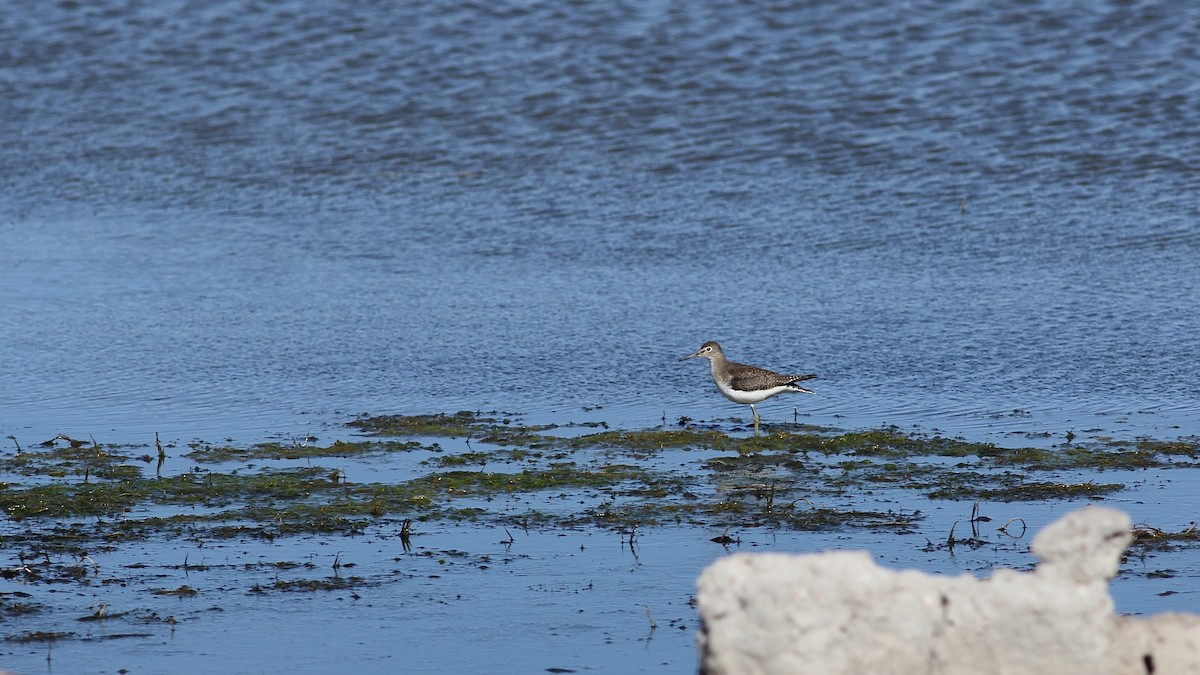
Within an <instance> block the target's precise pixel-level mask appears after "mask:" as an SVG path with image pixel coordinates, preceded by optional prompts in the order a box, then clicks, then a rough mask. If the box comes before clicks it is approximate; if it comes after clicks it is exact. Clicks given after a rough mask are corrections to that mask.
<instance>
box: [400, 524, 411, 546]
mask: <svg viewBox="0 0 1200 675" xmlns="http://www.w3.org/2000/svg"><path fill="white" fill-rule="evenodd" d="M411 537H412V520H411V519H409V518H405V519H404V522H403V523H401V525H400V544H401V545H403V546H404V552H405V553H412V539H411Z"/></svg>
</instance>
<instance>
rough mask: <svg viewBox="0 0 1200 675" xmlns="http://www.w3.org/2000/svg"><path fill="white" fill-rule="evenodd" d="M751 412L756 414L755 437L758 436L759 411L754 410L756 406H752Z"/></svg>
mask: <svg viewBox="0 0 1200 675" xmlns="http://www.w3.org/2000/svg"><path fill="white" fill-rule="evenodd" d="M750 412H751V413H754V435H755V436H757V435H758V411H757V410H755V409H754V404H753V403H751V404H750Z"/></svg>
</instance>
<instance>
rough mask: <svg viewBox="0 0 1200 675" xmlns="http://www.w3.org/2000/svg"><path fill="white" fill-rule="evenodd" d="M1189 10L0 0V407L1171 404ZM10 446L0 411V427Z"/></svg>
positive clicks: (13, 428) (1054, 407) (1182, 350)
mask: <svg viewBox="0 0 1200 675" xmlns="http://www.w3.org/2000/svg"><path fill="white" fill-rule="evenodd" d="M1197 128H1200V8H1197V7H1195V6H1192V5H1190V4H1188V3H1169V2H1151V1H1144V2H1143V1H1137V0H1124V1H1114V2H1106V3H1094V2H1048V1H1047V2H1037V1H1029V2H1019V3H992V2H980V1H978V0H960V1H957V2H948V3H919V2H914V3H905V4H904V5H897V4H894V3H885V2H851V3H845V2H842V3H807V2H777V3H769V4H743V3H686V2H665V1H664V2H636V3H634V2H620V3H594V4H580V3H556V2H550V3H540V2H528V1H526V2H522V1H519V0H512V1H508V2H496V3H472V2H462V1H461V0H451V1H450V2H441V3H393V2H360V3H353V4H339V5H320V6H318V5H315V4H313V3H303V2H297V1H295V0H279V1H274V2H271V1H266V0H260V1H257V2H205V3H195V2H184V1H176V2H154V3H142V2H122V1H119V0H100V1H98V2H87V3H76V2H58V3H53V4H46V3H41V2H33V1H32V0H14V1H12V2H8V3H6V4H5V6H4V8H3V11H2V12H0V307H2V310H0V352H2V356H0V436H2V437H8V436H12V437H14V438H15V439H16V442H18V443H21V444H22V445H25V446H28V445H30V444H32V443H36V442H39V441H42V440H45V439H46V438H49V437H51V436H53V435H55V434H58V433H66V434H69V435H71V436H75V437H87V436H88V435H92V436H94V437H95V438H97V440H99V441H101V442H139V443H146V442H150V441H151V440H152V439H153V434H154V433H156V432H158V433H160V434H161V435H162V437H163V439H164V441H167V442H171V441H182V442H186V441H188V440H190V439H193V438H197V437H199V438H203V439H206V440H221V439H224V438H226V437H230V438H233V439H235V440H236V441H239V442H245V443H249V442H254V441H257V440H260V439H263V438H269V437H285V438H286V437H289V436H296V437H299V436H302V435H305V434H308V433H315V434H316V435H318V436H320V437H321V438H322V439H323V440H331V439H332V438H334V437H339V436H342V435H345V433H346V432H345V430H344V429H341V428H340V427H339V426H338V425H339V424H340V423H341V422H343V421H345V420H347V419H350V418H351V417H353V416H354V415H357V414H359V413H363V412H370V413H376V414H380V413H423V412H435V411H449V410H457V409H464V408H465V409H485V410H487V409H500V410H504V411H510V412H517V413H522V414H524V415H525V416H526V417H527V419H530V420H536V421H553V422H567V421H584V420H603V421H606V422H608V423H610V424H613V425H618V426H624V427H646V426H651V425H655V424H658V423H660V421H661V419H662V418H664V417H665V418H666V419H668V421H674V420H677V419H678V418H679V417H680V416H688V417H691V418H696V419H713V418H720V419H726V418H729V417H740V418H742V419H746V418H748V411H747V410H746V409H745V408H744V407H740V406H736V405H734V404H732V403H729V402H728V401H725V400H724V399H723V398H721V397H720V396H719V394H718V393H717V392H716V390H715V387H713V385H712V383H711V381H710V379H709V377H708V374H707V370H706V368H704V367H702V365H701V364H697V363H695V362H687V363H679V362H678V360H677V359H678V357H680V356H682V355H684V354H687V353H691V352H693V351H695V349H696V348H697V347H698V346H699V345H700V344H701V343H702V342H704V341H706V340H712V339H715V340H718V341H720V342H722V344H723V345H724V346H725V349H726V352H727V353H728V354H729V355H730V356H731V358H734V359H735V360H739V361H745V362H749V363H754V364H757V365H763V366H767V367H771V368H774V369H776V370H782V371H797V372H816V373H818V374H819V375H820V379H818V380H816V381H814V382H813V388H814V389H816V390H817V392H818V394H817V395H816V396H811V397H810V396H805V397H798V396H797V397H792V398H776V399H772V400H771V401H768V402H765V403H763V404H762V405H760V406H759V409H760V412H761V413H762V414H763V418H764V421H766V422H767V423H770V422H773V421H774V422H778V421H791V420H792V419H793V418H794V417H795V416H797V415H798V416H799V418H800V419H801V420H802V421H807V422H811V423H815V424H824V425H830V426H836V427H842V428H858V427H870V426H878V425H881V424H899V425H901V426H904V427H915V428H918V429H921V430H926V431H929V430H937V431H941V432H944V433H950V434H962V435H965V436H968V437H971V438H984V439H993V440H999V441H1002V442H1010V443H1013V444H1020V443H1026V442H1029V441H1028V438H1027V437H1028V435H1029V434H1040V433H1045V434H1050V435H1051V438H1052V439H1059V438H1061V435H1062V434H1065V433H1066V432H1067V431H1074V432H1075V433H1077V434H1079V435H1080V436H1081V437H1083V438H1085V439H1086V438H1089V437H1092V436H1116V437H1126V438H1131V437H1137V436H1143V435H1145V436H1153V437H1158V438H1173V437H1176V436H1186V435H1194V434H1200V372H1198V368H1200V341H1198V340H1197V339H1196V336H1197V334H1198V332H1200V315H1198V314H1197V311H1196V307H1197V304H1196V302H1197V297H1200V296H1198V285H1200V271H1198V266H1197V263H1196V261H1197V260H1198V259H1200V200H1198V199H1197V194H1198V188H1200V164H1198V161H1200V160H1198V159H1197V158H1200V135H1198V134H1196V132H1195V130H1196V129H1197ZM10 443H13V441H12V440H9V439H4V444H5V447H11V446H10V445H9V444H10Z"/></svg>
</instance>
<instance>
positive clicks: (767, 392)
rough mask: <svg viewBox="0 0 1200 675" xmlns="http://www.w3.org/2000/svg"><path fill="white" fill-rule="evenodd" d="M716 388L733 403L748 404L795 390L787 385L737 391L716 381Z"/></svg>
mask: <svg viewBox="0 0 1200 675" xmlns="http://www.w3.org/2000/svg"><path fill="white" fill-rule="evenodd" d="M717 388H718V389H720V390H721V393H722V394H724V395H725V398H727V399H729V400H730V401H733V402H734V403H741V404H743V405H744V404H749V403H758V402H759V401H765V400H767V399H769V398H771V397H772V396H774V395H775V394H782V393H783V392H785V391H795V390H794V389H792V388H790V387H787V386H779V387H771V388H770V389H756V390H754V391H739V390H737V389H734V388H733V387H730V386H729V385H727V384H722V383H721V382H718V383H717Z"/></svg>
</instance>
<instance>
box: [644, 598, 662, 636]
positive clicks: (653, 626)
mask: <svg viewBox="0 0 1200 675" xmlns="http://www.w3.org/2000/svg"><path fill="white" fill-rule="evenodd" d="M642 607H645V608H646V618H647V619H650V632H651V633H653V632H654V629H656V628H658V624H656V623H654V617H652V616H650V605H642Z"/></svg>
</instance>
